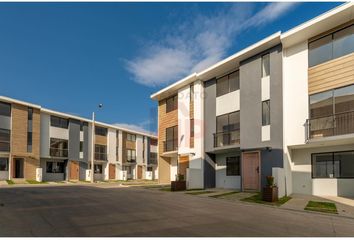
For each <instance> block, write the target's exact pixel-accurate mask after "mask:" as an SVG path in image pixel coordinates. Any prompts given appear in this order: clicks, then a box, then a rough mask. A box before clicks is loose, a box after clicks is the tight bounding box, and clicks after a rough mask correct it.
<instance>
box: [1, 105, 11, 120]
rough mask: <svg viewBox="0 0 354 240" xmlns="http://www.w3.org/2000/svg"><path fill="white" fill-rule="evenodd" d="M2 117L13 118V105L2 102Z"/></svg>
mask: <svg viewBox="0 0 354 240" xmlns="http://www.w3.org/2000/svg"><path fill="white" fill-rule="evenodd" d="M0 115H1V116H6V117H11V104H9V103H4V102H0Z"/></svg>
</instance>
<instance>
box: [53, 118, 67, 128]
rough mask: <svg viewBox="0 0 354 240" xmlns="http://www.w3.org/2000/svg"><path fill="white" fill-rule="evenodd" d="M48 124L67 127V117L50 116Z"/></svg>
mask: <svg viewBox="0 0 354 240" xmlns="http://www.w3.org/2000/svg"><path fill="white" fill-rule="evenodd" d="M50 126H52V127H59V128H68V126H69V121H68V119H64V118H60V117H56V116H50Z"/></svg>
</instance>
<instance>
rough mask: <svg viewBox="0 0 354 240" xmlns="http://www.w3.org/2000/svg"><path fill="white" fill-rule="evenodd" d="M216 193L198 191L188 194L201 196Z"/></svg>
mask: <svg viewBox="0 0 354 240" xmlns="http://www.w3.org/2000/svg"><path fill="white" fill-rule="evenodd" d="M214 192H215V191H197V192H188V191H187V192H186V194H190V195H201V194H208V193H214Z"/></svg>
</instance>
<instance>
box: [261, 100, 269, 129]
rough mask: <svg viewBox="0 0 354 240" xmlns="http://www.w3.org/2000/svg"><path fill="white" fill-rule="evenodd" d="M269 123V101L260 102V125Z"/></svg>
mask: <svg viewBox="0 0 354 240" xmlns="http://www.w3.org/2000/svg"><path fill="white" fill-rule="evenodd" d="M267 125H270V101H269V100H267V101H263V102H262V126H267Z"/></svg>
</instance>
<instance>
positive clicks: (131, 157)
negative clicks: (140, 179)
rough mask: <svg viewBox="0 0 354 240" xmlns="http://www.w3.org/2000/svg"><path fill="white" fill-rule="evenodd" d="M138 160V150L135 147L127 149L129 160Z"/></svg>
mask: <svg viewBox="0 0 354 240" xmlns="http://www.w3.org/2000/svg"><path fill="white" fill-rule="evenodd" d="M135 160H136V151H135V149H127V161H128V162H130V161H135Z"/></svg>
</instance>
